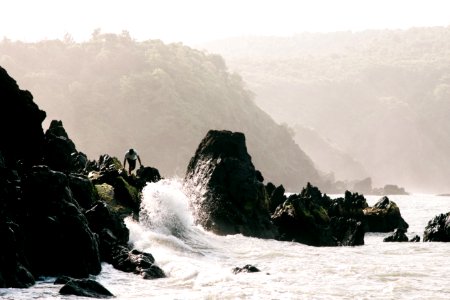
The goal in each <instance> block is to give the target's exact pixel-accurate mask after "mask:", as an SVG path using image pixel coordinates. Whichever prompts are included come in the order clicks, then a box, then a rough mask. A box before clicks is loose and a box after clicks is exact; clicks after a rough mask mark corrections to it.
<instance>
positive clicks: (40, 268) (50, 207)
mask: <svg viewBox="0 0 450 300" xmlns="http://www.w3.org/2000/svg"><path fill="white" fill-rule="evenodd" d="M22 189H23V201H24V210H25V212H24V215H25V216H26V218H24V219H23V220H22V224H23V225H22V226H23V230H24V234H25V252H26V255H27V257H28V259H29V262H30V264H31V267H32V270H33V273H35V274H37V275H49V276H55V275H61V274H63V275H70V276H73V277H79V278H81V277H87V276H89V274H98V273H99V272H100V270H101V267H100V257H99V252H98V244H97V239H96V238H95V236H94V234H93V233H92V231H91V229H90V228H89V226H88V222H87V219H86V217H85V216H84V214H83V213H82V211H81V208H80V207H79V205H78V203H77V202H76V201H75V200H74V199H73V197H72V193H71V190H70V188H69V181H68V177H67V176H66V175H65V174H63V173H60V172H56V171H52V170H50V169H49V168H48V167H45V166H36V167H33V168H32V169H31V171H30V173H29V174H27V176H26V177H25V179H24V180H23V183H22ZM36 245H39V247H36Z"/></svg>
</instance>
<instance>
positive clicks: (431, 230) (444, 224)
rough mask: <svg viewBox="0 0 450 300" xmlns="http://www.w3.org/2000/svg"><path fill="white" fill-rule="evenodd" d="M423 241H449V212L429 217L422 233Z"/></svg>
mask: <svg viewBox="0 0 450 300" xmlns="http://www.w3.org/2000/svg"><path fill="white" fill-rule="evenodd" d="M423 241H424V242H450V212H448V213H446V214H440V215H437V216H435V217H434V218H433V219H431V220H430V221H429V222H428V224H427V226H426V227H425V231H424V233H423Z"/></svg>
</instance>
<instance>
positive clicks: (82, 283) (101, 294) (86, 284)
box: [59, 279, 114, 298]
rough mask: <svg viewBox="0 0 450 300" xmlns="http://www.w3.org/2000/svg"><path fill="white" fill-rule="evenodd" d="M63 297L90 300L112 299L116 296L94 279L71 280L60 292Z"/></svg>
mask: <svg viewBox="0 0 450 300" xmlns="http://www.w3.org/2000/svg"><path fill="white" fill-rule="evenodd" d="M59 293H60V294H61V295H75V296H81V297H90V298H111V297H114V295H113V294H112V293H111V292H110V291H108V290H107V289H106V288H105V287H104V286H103V285H101V284H100V283H98V282H97V281H95V280H92V279H72V280H69V281H68V282H67V283H66V284H65V285H64V286H63V287H62V288H61V289H60V290H59Z"/></svg>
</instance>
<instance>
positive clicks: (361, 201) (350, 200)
mask: <svg viewBox="0 0 450 300" xmlns="http://www.w3.org/2000/svg"><path fill="white" fill-rule="evenodd" d="M328 203H329V205H328V214H329V216H330V217H344V218H354V219H356V220H360V221H361V220H362V219H363V218H364V209H366V208H368V207H369V205H368V204H367V200H366V198H364V196H363V195H359V194H358V193H351V192H349V191H346V192H345V194H344V198H336V199H333V200H330V201H329V202H328Z"/></svg>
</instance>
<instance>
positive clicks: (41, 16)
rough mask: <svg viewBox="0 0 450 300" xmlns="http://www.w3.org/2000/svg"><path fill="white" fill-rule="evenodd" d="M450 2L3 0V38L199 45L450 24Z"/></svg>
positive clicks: (0, 3) (0, 24) (0, 28)
mask: <svg viewBox="0 0 450 300" xmlns="http://www.w3.org/2000/svg"><path fill="white" fill-rule="evenodd" d="M449 25H450V0H220V1H219V0H76V1H73V0H0V38H2V37H8V38H10V39H13V40H16V39H19V40H25V41H35V40H40V39H54V38H62V37H63V36H64V34H65V33H70V34H71V35H72V36H73V37H74V38H75V40H77V41H82V40H87V39H89V38H90V36H91V34H92V32H93V31H94V29H96V28H101V30H102V32H114V33H120V32H121V31H122V30H128V31H129V32H130V34H131V36H132V37H134V38H136V39H138V40H143V39H162V40H163V41H165V42H174V41H182V42H184V43H186V44H194V43H197V42H203V41H207V40H212V39H217V38H224V37H229V36H239V35H292V34H294V33H299V32H305V31H309V32H328V31H341V30H353V31H359V30H364V29H384V28H394V29H397V28H400V29H405V28H409V27H414V26H416V27H417V26H449Z"/></svg>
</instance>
